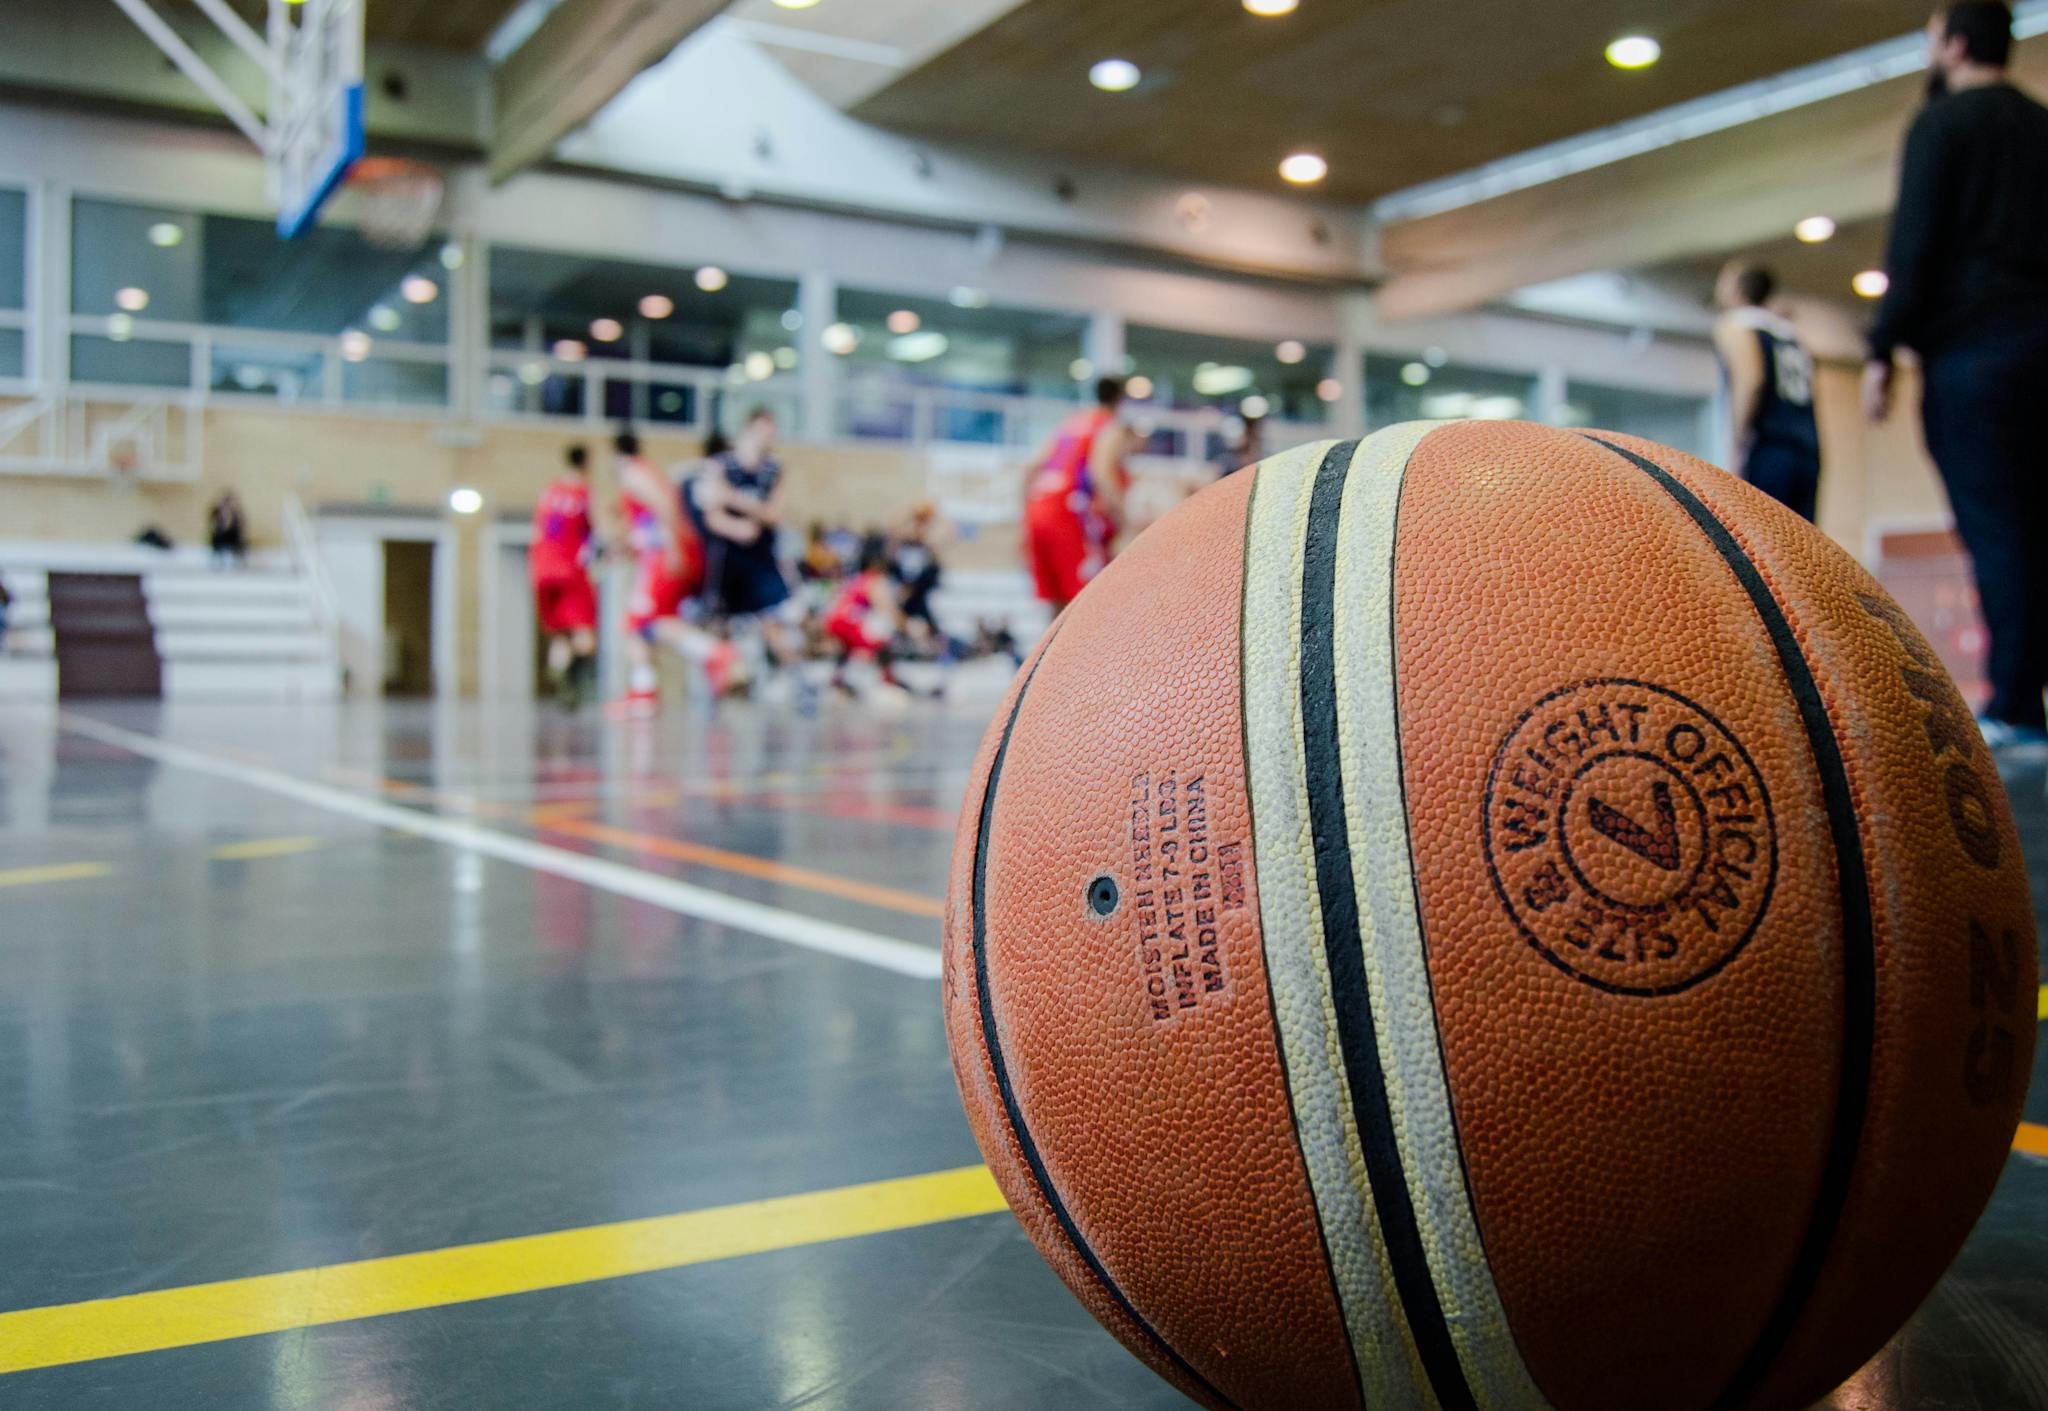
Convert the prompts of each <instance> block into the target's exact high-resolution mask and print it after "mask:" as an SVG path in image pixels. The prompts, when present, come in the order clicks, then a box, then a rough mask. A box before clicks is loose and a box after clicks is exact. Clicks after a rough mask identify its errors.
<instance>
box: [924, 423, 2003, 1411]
mask: <svg viewBox="0 0 2048 1411" xmlns="http://www.w3.org/2000/svg"><path fill="white" fill-rule="evenodd" d="M945 947H946V950H945V960H946V978H945V1003H946V1020H947V1028H948V1034H949V1036H950V1039H951V1045H952V1053H953V1062H954V1068H955V1072H956V1074H957V1077H958V1079H959V1084H960V1091H961V1096H962V1098H963V1100H964V1102H965V1105H966V1109H967V1113H968V1116H969V1119H970V1120H971V1122H972V1124H973V1127H974V1131H975V1135H976V1137H977V1138H978V1140H979V1141H980V1143H981V1149H982V1151H983V1153H984V1154H985V1155H986V1157H987V1159H988V1162H989V1165H990V1166H991V1167H992V1168H993V1170H994V1172H995V1174H996V1177H997V1179H998V1181H999V1182H1000V1183H1001V1185H1002V1188H1003V1191H1004V1193H1005V1194H1006V1195H1007V1196H1008V1198H1009V1202H1010V1205H1011V1207H1012V1208H1013V1209H1014V1210H1015V1211H1016V1213H1017V1216H1018V1218H1019V1219H1020V1220H1021V1221H1022V1222H1023V1224H1024V1226H1025V1228H1026V1229H1027V1230H1028V1231H1029V1232H1030V1234H1031V1236H1032V1238H1033V1240H1034V1241H1036V1243H1037V1245H1038V1247H1039V1249H1040V1250H1041V1251H1042V1252H1043V1253H1044V1255H1045V1257H1046V1258H1047V1260H1048V1261H1050V1262H1051V1264H1052V1265H1053V1267H1054V1268H1055V1269H1056V1270H1057V1271H1058V1272H1059V1274H1060V1276H1061V1277H1062V1278H1063V1279H1064V1280H1065V1281H1066V1283H1067V1285H1068V1286H1069V1287H1070V1288H1071V1289H1072V1290H1073V1291H1074V1293H1075V1294H1076V1296H1078V1297H1079V1298H1080V1299H1081V1301H1082V1302H1083V1303H1085V1304H1086V1305H1087V1306H1088V1308H1089V1310H1090V1311H1091V1312H1093V1313H1094V1314H1095V1316H1096V1317H1097V1318H1098V1319H1100V1320H1101V1321H1102V1322H1103V1324H1104V1325H1106V1326H1107V1327H1108V1328H1109V1329H1110V1330H1111V1331H1112V1332H1113V1333H1115V1334H1116V1335H1117V1336H1118V1337H1119V1338H1121V1339H1122V1340H1123V1341H1124V1343H1125V1344H1127V1345H1128V1346H1129V1347H1130V1348H1131V1349H1132V1350H1133V1351H1134V1352H1136V1353H1137V1354H1138V1356H1140V1357H1141V1358H1143V1359H1145V1361H1147V1362H1148V1363H1150V1364H1151V1365H1152V1366H1153V1367H1154V1368H1156V1369H1157V1370H1158V1371H1159V1372H1160V1374H1161V1375H1163V1376H1165V1377H1166V1378H1168V1379H1169V1380H1170V1381H1172V1382H1173V1383H1174V1384H1175V1385H1177V1386H1179V1387H1180V1388H1181V1389H1182V1390H1184V1391H1185V1392H1187V1393H1188V1394H1189V1395H1190V1396H1192V1397H1194V1398H1195V1399H1196V1400H1198V1401H1200V1402H1202V1403H1204V1404H1205V1405H1208V1406H1211V1407H1218V1408H1223V1407H1236V1408H1241V1411H1266V1408H1272V1411H1301V1408H1323V1407H1352V1408H1364V1407H1371V1408H1373V1411H1393V1408H1405V1407H1442V1408H1446V1411H1457V1409H1458V1408H1484V1411H1521V1409H1522V1408H1540V1407H1554V1408H1557V1411H1594V1408H1644V1411H1725V1408H1735V1407H1761V1408H1786V1409H1787V1411H1789V1409H1790V1408H1796V1407H1802V1406H1805V1405H1807V1404H1809V1403H1810V1402H1811V1401H1813V1400H1814V1399H1816V1398H1817V1397H1820V1396H1821V1395H1823V1394H1825V1393H1826V1392H1827V1391H1828V1390H1829V1389H1830V1388H1831V1387H1833V1386H1834V1385H1836V1384H1837V1383H1839V1382H1840V1381H1842V1380H1843V1379H1844V1378H1846V1377H1847V1376H1849V1375H1850V1374H1851V1373H1853V1372H1854V1371H1855V1370H1856V1369H1857V1368H1858V1367H1859V1366H1860V1365H1861V1364H1862V1363H1863V1362H1864V1361H1865V1360H1866V1359H1867V1358H1869V1357H1870V1356H1871V1355H1872V1354H1874V1353H1875V1352H1876V1351H1877V1350H1878V1349H1879V1347H1880V1346H1881V1345H1882V1344H1883V1343H1884V1341H1885V1340H1886V1339H1887V1338H1888V1337H1889V1336H1890V1335H1891V1334H1892V1333H1893V1332H1894V1331H1895V1330H1896V1329H1897V1328H1898V1327H1899V1325H1900V1324H1901V1323H1902V1322H1904V1320H1905V1319H1906V1317H1907V1316H1908V1315H1909V1314H1910V1313H1911V1312H1912V1311H1913V1309H1914V1307H1915V1306H1916V1305H1917V1304H1918V1303H1919V1301H1920V1300H1921V1299H1922V1298H1923V1297H1924V1296H1925V1295H1926V1293H1927V1292H1928V1290H1929V1289H1930V1288H1931V1287H1932V1286H1933V1284H1934V1281H1935V1280H1936V1278H1938V1277H1939V1275H1940V1274H1941V1271H1942V1270H1943V1268H1944V1267H1946V1265H1947V1263H1948V1261H1949V1260H1950V1258H1951V1257H1952V1256H1953V1255H1954V1253H1955V1251H1956V1249H1957V1247H1958V1246H1959V1245H1960V1244H1961V1242H1962V1239H1963V1237H1964V1235H1965V1234H1966V1233H1967V1232H1968V1230H1969V1228H1970V1226H1971V1224H1972V1223H1973V1222H1974V1221H1975V1219H1976V1216H1977V1214H1978V1213H1979V1212H1980V1211H1981V1209H1982V1208H1983V1205H1984V1202H1985V1200H1986V1199H1987V1198H1988V1197H1989V1195H1990V1192H1991V1187H1992V1184H1993V1182H1994V1181H1995V1179H1996V1178H1997V1176H1998V1174H1999V1171H2000V1169H2001V1167H2002V1165H2003V1163H2004V1161H2005V1157H2006V1153H2007V1150H2008V1147H2009V1143H2010V1141H2011V1138H2012V1133H2013V1129H2014V1125H2015V1123H2016V1122H2017V1120H2018V1117H2019V1111H2020V1103H2021V1099H2022V1097H2023V1095H2024V1088H2025V1084H2026V1075H2027V1074H2028V1072H2029V1070H2030V1062H2031V1051H2032V1045H2033V1035H2034V1012H2033V1003H2034V994H2035V986H2036V983H2037V976H2036V973H2035V960H2034V955H2035V950H2034V941H2033V920H2032V910H2031V907H2030V904H2029V900H2028V896H2027V886H2026V874H2025V868H2024V864H2023V862H2022V860H2021V857H2020V848H2019V840H2018V837H2017V835H2016V834H2015V832H2014V829H2013V824H2012V819H2011V816H2010V813H2009V811H2008V809H2007V806H2006V802H2005V797H2004V794H2003V792H2002V791H2001V789H2000V786H1999V782H1998V776H1997V774H1996V772H1995V771H1994V769H1993V768H1992V763H1991V760H1990V758H1989V756H1988V754H1987V752H1986V750H1985V748H1984V745H1983V743H1982V741H1981V739H1980V738H1979V736H1978V735H1977V733H1976V731H1975V729H1974V728H1973V726H1972V722H1971V719H1970V713H1969V710H1968V708H1967V707H1966V706H1965V705H1964V704H1963V702H1962V700H1961V699H1960V698H1959V697H1958V696H1957V694H1956V692H1955V689H1954V687H1953V686H1952V685H1951V684H1950V682H1949V681H1948V679H1947V677H1946V676H1945V675H1943V673H1942V670H1941V667H1940V666H1939V665H1938V664H1937V662H1936V658H1935V655H1934V653H1933V651H1932V650H1931V649H1930V648H1929V647H1928V645H1927V643H1926V642H1925V641H1924V640H1923V639H1922V638H1921V636H1920V634H1919V633H1918V632H1917V631H1916V630H1915V629H1914V628H1913V626H1912V624H1911V623H1910V622H1908V621H1907V620H1906V618H1905V616H1904V615H1903V614H1902V613H1901V612H1900V611H1899V609H1898V608H1897V607H1896V606H1895V605H1894V604H1893V603H1892V602H1891V600H1890V599H1889V598H1888V597H1886V596H1885V594H1884V592H1883V591H1882V590H1881V589H1880V588H1879V587H1878V586H1877V584H1876V583H1875V582H1874V581H1873V580H1872V579H1871V578H1870V577H1869V576H1868V575H1867V574H1865V573H1864V572H1863V570H1862V569H1861V568H1859V567H1858V566H1857V565H1856V564H1855V563H1854V562H1853V561H1852V560H1851V559H1850V558H1849V557H1848V556H1847V555H1845V554H1843V553H1842V552H1841V551H1840V550H1839V549H1837V548H1836V547H1835V546H1834V545H1833V544H1832V543H1830V542H1828V541H1827V540H1826V539H1825V538H1823V537H1822V536H1821V535H1819V534H1818V533H1816V532H1815V531H1814V530H1813V529H1812V528H1811V527H1810V526H1808V525H1807V524H1805V523H1803V522H1802V521H1800V520H1799V519H1797V518H1796V517H1794V516H1793V515H1792V514H1790V513H1789V512H1787V511H1785V510H1784V509H1782V508H1781V507H1779V506H1778V505H1777V504H1775V503H1773V502H1772V501H1770V500H1768V499H1766V498H1765V497H1764V496H1762V495H1760V494H1758V493H1756V492H1755V491H1753V490H1752V489H1750V487H1748V486H1747V485H1744V484H1742V483H1741V482H1739V481H1737V480H1735V479H1733V478H1731V477H1730V476H1728V475H1726V474H1723V473H1722V472H1720V471H1718V470H1715V469H1714V468H1712V467H1710V466H1707V465H1704V464H1702V463H1701V462H1698V461H1695V460H1693V459H1691V458H1689V457H1687V456H1684V455H1681V454H1679V453H1677V452H1674V451H1670V450H1666V449H1664V448H1662V447H1659V446H1655V445H1651V444H1649V443H1646V442H1641V441H1636V440H1632V439H1630V438H1627V437H1623V436H1614V435H1609V434H1606V433H1600V432H1589V433H1578V432H1567V431H1561V430H1557V429H1553V428H1548V427H1541V426H1531V425H1522V424H1509V423H1466V424H1456V425H1436V424H1416V425H1410V426H1397V427H1392V428H1389V429H1388V430H1385V431H1382V432H1380V433H1378V434H1377V435H1374V436H1372V437H1370V438H1368V439H1366V440H1365V441H1363V442H1343V443H1323V444H1320V445H1314V446H1308V447H1304V448H1302V449H1300V450H1296V451H1290V452H1288V453H1286V454H1284V455H1280V456H1276V457H1273V458H1272V459H1269V460H1267V461H1265V462H1263V463H1262V464H1260V465H1259V466H1258V467H1257V468H1256V469H1255V470H1252V471H1248V472H1245V473H1242V474H1239V475H1236V476H1233V477H1231V478H1229V479H1227V480H1225V481H1223V482H1222V483H1220V484H1219V485H1217V486H1215V487H1213V488H1211V489H1209V490H1207V491H1205V492H1204V493H1202V494H1200V495H1197V496H1196V497H1194V498H1193V499H1192V500H1190V501H1189V502H1188V503H1187V504H1186V505H1184V506H1182V507H1181V508H1180V509H1179V510H1177V511H1175V512H1174V513H1173V514H1172V515H1170V516H1168V517H1167V518H1166V519H1164V520H1162V521H1161V522H1160V523H1159V524H1158V525H1156V526H1155V527H1154V528H1152V529H1151V530H1149V531H1148V532H1147V533H1145V534H1144V535H1143V536H1141V537H1140V538H1139V539H1138V541H1137V542H1136V543H1135V544H1134V545H1132V547H1131V548H1130V549H1129V550H1128V551H1127V552H1126V553H1125V554H1123V555H1122V556H1121V557H1120V558H1118V559H1117V560H1116V562H1114V563H1113V564H1111V565H1110V566H1109V568H1108V569H1107V570H1106V571H1105V572H1104V573H1103V574H1102V575H1101V576H1100V578H1099V579H1098V580H1097V581H1096V582H1095V583H1093V584H1091V585H1090V586H1089V588H1088V589H1087V591H1086V592H1084V593H1083V594H1082V595H1081V596H1080V598H1079V599H1077V600H1076V601H1075V602H1074V604H1073V605H1072V606H1071V607H1070V608H1069V609H1068V610H1067V612H1066V613H1065V614H1064V615H1063V616H1062V617H1061V618H1060V620H1059V622H1058V623H1057V624H1056V625H1055V628H1054V630H1053V631H1052V632H1051V633H1050V634H1048V637H1047V640H1046V641H1045V642H1044V643H1043V644H1042V645H1041V646H1040V648H1039V650H1038V652H1037V653H1036V655H1035V656H1034V657H1033V658H1032V660H1031V661H1030V662H1029V663H1028V665H1027V668H1026V669H1025V670H1024V671H1023V672H1022V673H1020V675H1019V678H1018V681H1017V683H1016V684H1015V685H1014V686H1013V687H1012V689H1011V692H1010V695H1009V698H1008V699H1007V700H1006V701H1005V702H1004V704H1003V706H1002V708H1001V710H1000V712H999V713H998V715H997V717H996V720H995V722H994V724H993V725H992V726H991V728H990V730H989V733H988V737H987V739H986V740H985V741H984V742H983V745H982V748H981V753H980V756H979V759H978V761H977V764H976V767H975V774H974V778H973V782H972V784H971V785H970V787H969V790H968V796H967V800H966V806H965V810H964V814H963V818H962V826H961V830H960V840H959V844H958V847H957V849H956V851H955V854H954V860H953V869H952V880H951V893H950V896H949V898H948V901H947V907H946V940H945Z"/></svg>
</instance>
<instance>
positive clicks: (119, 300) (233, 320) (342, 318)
mask: <svg viewBox="0 0 2048 1411" xmlns="http://www.w3.org/2000/svg"><path fill="white" fill-rule="evenodd" d="M441 251H442V241H441V238H440V237H439V236H435V237H433V238H432V239H431V240H429V241H428V242H427V243H425V244H423V245H421V246H419V247H418V248H416V249H410V250H401V249H391V248H388V247H385V246H382V245H378V244H375V243H373V242H371V241H369V240H367V239H365V238H364V237H363V236H362V234H361V233H360V232H358V231H355V230H353V229H349V228H347V227H343V226H315V227H313V228H312V229H311V230H308V231H307V232H306V233H305V234H304V235H301V236H300V237H299V238H298V239H296V240H280V239H279V238H278V236H277V232H276V231H275V230H274V229H273V228H272V227H271V224H270V222H268V221H263V220H251V219H247V218H245V217H241V216H218V215H195V214H194V213H192V212H190V211H183V210H177V209H174V208H171V207H166V206H144V205H136V204H133V203H130V202H125V201H97V200H88V199H84V198H80V199H78V200H75V201H73V202H72V206H71V309H72V312H73V313H79V314H111V313H114V312H116V311H117V310H124V309H125V311H126V312H128V313H132V314H134V315H136V316H137V317H138V318H146V319H153V320H157V321H160V322H172V323H205V324H213V325H216V326H220V327H229V328H258V329H268V330H271V331H275V332H284V333H314V334H320V335H323V336H327V337H332V336H334V335H337V334H340V333H342V332H344V331H346V330H348V329H361V330H363V331H364V332H367V333H370V334H371V335H372V336H373V337H379V338H392V339H398V340H401V341H405V342H412V343H445V342H446V341H447V339H448V289H449V285H450V283H451V281H452V279H453V275H452V274H451V272H450V271H449V270H448V269H447V268H446V266H445V265H444V264H443V262H442V259H441ZM137 291H139V292H137ZM124 299H125V300H126V301H127V302H126V303H125V304H124V303H123V300H124Z"/></svg>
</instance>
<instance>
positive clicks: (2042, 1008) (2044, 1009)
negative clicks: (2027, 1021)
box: [2034, 985, 2048, 1019]
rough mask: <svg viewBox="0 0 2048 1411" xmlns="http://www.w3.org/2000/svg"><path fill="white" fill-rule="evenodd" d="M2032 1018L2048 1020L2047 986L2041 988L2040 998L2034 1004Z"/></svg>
mask: <svg viewBox="0 0 2048 1411" xmlns="http://www.w3.org/2000/svg"><path fill="white" fill-rule="evenodd" d="M2034 1017H2035V1018H2036V1019H2048V985H2043V986H2041V995H2040V998H2039V999H2037V1000H2036V1001H2035V1002H2034Z"/></svg>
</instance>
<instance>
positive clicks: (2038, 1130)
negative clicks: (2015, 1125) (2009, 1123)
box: [2012, 1122, 2048, 1156]
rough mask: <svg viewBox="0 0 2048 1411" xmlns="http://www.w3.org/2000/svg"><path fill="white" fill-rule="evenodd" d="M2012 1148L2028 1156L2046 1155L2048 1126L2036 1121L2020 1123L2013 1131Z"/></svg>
mask: <svg viewBox="0 0 2048 1411" xmlns="http://www.w3.org/2000/svg"><path fill="white" fill-rule="evenodd" d="M2012 1149H2013V1150H2014V1151H2024V1152H2025V1153H2027V1155H2029V1156H2048V1127H2044V1126H2042V1125H2041V1124H2040V1123H2038V1122H2022V1123H2020V1129H2019V1130H2018V1131H2017V1132H2015V1133H2013V1138H2012Z"/></svg>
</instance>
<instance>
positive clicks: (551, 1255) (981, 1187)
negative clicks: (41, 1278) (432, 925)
mask: <svg viewBox="0 0 2048 1411" xmlns="http://www.w3.org/2000/svg"><path fill="white" fill-rule="evenodd" d="M1002 1208H1003V1197H1002V1194H1001V1192H999V1191H998V1190H997V1189H996V1183H995V1178H994V1177H992V1176H990V1175H989V1173H988V1168H986V1167H983V1166H963V1167H961V1168H959V1169H958V1170H953V1171H938V1172H934V1173H932V1174H931V1175H926V1176H905V1177H902V1178H899V1179H897V1180H892V1181H875V1182H872V1183H870V1184H867V1185H859V1186H844V1187H841V1188H840V1189H838V1190H826V1191H813V1192H810V1193H809V1194H805V1195H790V1196H780V1197H777V1198H775V1199H773V1200H755V1201H748V1202H746V1203H745V1204H743V1205H725V1206H718V1207H715V1208H713V1209H709V1210H692V1211H688V1212H685V1213H684V1214H680V1215H658V1216H655V1217H654V1218H652V1219H646V1220H622V1221H620V1222H618V1223H617V1224H612V1225H590V1226H586V1227H585V1228H583V1229H577V1230H558V1231H556V1232H554V1233H552V1234H545V1235H526V1236H522V1237H520V1238H517V1239H506V1240H491V1241H488V1242H486V1243H483V1244H465V1245H456V1246H454V1247H453V1248H450V1249H433V1250H427V1251H424V1252H422V1253H419V1254H398V1255H392V1256H389V1257H386V1258H383V1259H362V1260H357V1261H355V1262H353V1263H349V1264H330V1265H327V1266H325V1267H324V1268H318V1269H295V1270H293V1271H291V1272H289V1273H284V1274H259V1275H257V1276H255V1277H254V1278H248V1279H229V1280H226V1281H225V1282H222V1283H217V1284H193V1285H190V1286H188V1287H185V1288H175V1289H162V1290H159V1291H157V1292H154V1293H136V1294H129V1295H127V1296H125V1297H122V1298H102V1299H95V1300H93V1301H92V1302H90V1303H64V1304H57V1305H55V1306H53V1307H48V1308H26V1309H23V1310H21V1311H20V1312H18V1313H0V1372H21V1371H26V1370H28V1369H29V1368H31V1367H57V1366H62V1365H65V1364H67V1363H72V1362H91V1361H95V1360H97V1359H99V1358H102V1357H126V1356H129V1355H131V1354H134V1353H138V1352H159V1351H162V1350H163V1349H165V1348H172V1347H190V1346H193V1345H194V1344H197V1343H205V1342H220V1341H223V1340H225V1339H228V1338H242V1337H253V1336H255V1335H257V1334H260V1333H277V1332H284V1331H286V1330H287V1329H291V1328H309V1327H316V1326H319V1325H321V1324H324V1323H344V1322H348V1321H349V1320H351V1319H355V1318H376V1317H381V1316H383V1315H384V1314H387V1313H405V1312H410V1311H412V1310H415V1309H421V1308H437V1307H440V1306H442V1305H445V1304H450V1303H470V1302H474V1301H475V1300H477V1299H483V1298H501V1297H503V1296H505V1295H506V1294H514V1293H532V1292H534V1291H535V1290H537V1289H552V1288H563V1287H566V1286H567V1285H570V1284H585V1283H591V1282H594V1281H596V1280H599V1279H617V1278H623V1277H625V1276H627V1275H630V1274H647V1273H652V1272H654V1271H656V1270H659V1269H677V1268H681V1267H683V1266H685V1265H689V1264H704V1263H708V1262H710V1261H711V1260H715V1259H731V1258H734V1257H736V1256H738V1255H742V1254H761V1253H765V1252H767V1251H769V1250H776V1249H792V1248H795V1247H797V1246H799V1245H810V1244H822V1243H825V1242H826V1241H828V1240H843V1239H850V1238H852V1237H854V1236H856V1235H872V1234H880V1233H882V1232H883V1231H885V1230H907V1229H914V1228H916V1227H917V1226H920V1225H933V1224H938V1223H940V1222H942V1221H948V1220H963V1219H966V1218H967V1217H969V1216H972V1215H987V1214H990V1213H991V1212H993V1211H997V1210H1001V1209H1002Z"/></svg>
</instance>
